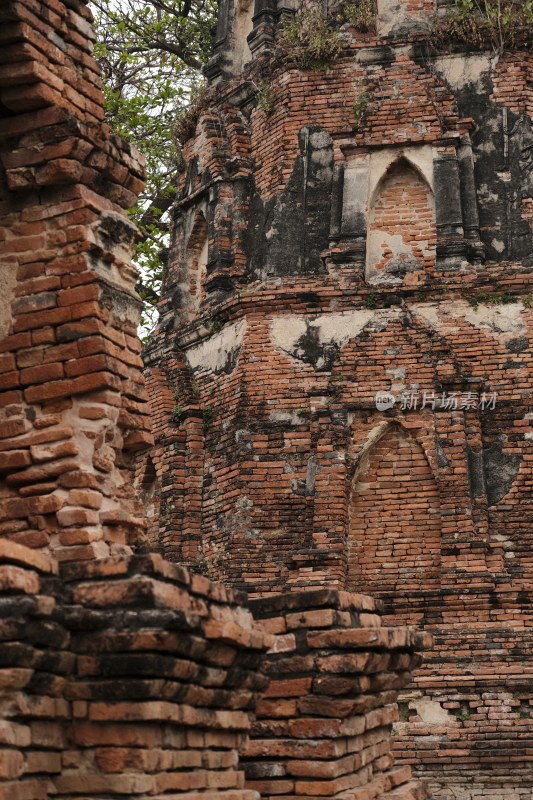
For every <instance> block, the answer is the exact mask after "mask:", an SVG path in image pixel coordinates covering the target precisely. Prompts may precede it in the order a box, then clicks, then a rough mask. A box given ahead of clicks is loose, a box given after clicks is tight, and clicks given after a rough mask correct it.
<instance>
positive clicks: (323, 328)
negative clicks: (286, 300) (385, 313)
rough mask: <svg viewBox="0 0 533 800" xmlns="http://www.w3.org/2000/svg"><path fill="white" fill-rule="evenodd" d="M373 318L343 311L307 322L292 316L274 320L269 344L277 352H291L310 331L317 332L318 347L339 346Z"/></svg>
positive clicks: (368, 313) (364, 313)
mask: <svg viewBox="0 0 533 800" xmlns="http://www.w3.org/2000/svg"><path fill="white" fill-rule="evenodd" d="M373 315H374V312H373V311H371V310H358V311H344V312H340V313H334V314H321V315H320V316H318V317H315V318H314V319H310V320H307V322H306V320H305V319H304V318H302V317H301V316H297V315H296V314H290V315H284V316H282V317H274V319H273V320H272V342H273V344H274V346H275V347H278V348H279V349H280V350H284V351H285V352H288V353H293V352H294V351H296V349H297V344H298V341H299V340H300V339H301V338H302V336H304V335H305V333H306V332H307V330H308V329H311V330H314V331H316V333H317V339H318V344H320V345H331V344H336V345H338V346H339V347H340V346H342V345H343V344H346V342H348V341H349V340H350V339H353V338H354V337H355V336H357V335H358V334H359V333H360V332H361V331H362V330H363V328H364V327H365V325H366V324H367V323H368V322H369V321H370V320H371V319H372V317H373Z"/></svg>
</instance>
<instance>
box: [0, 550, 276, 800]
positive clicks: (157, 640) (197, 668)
mask: <svg viewBox="0 0 533 800" xmlns="http://www.w3.org/2000/svg"><path fill="white" fill-rule="evenodd" d="M55 573H57V570H54V568H53V565H52V563H51V561H50V560H49V559H47V558H46V557H45V556H42V555H40V554H36V553H34V552H32V551H30V550H28V549H27V548H24V547H21V546H18V545H13V544H12V543H7V542H0V586H1V590H2V591H1V598H0V607H1V610H2V622H1V625H0V637H1V639H2V647H1V655H0V663H1V666H2V669H1V670H0V681H1V684H0V686H1V695H2V700H1V711H2V717H3V721H2V722H1V723H0V743H1V748H2V749H0V800H48V798H49V797H54V798H62V799H64V800H67V798H68V799H69V800H71V798H72V800H73V798H74V797H80V795H81V794H83V797H84V798H85V800H89V798H95V800H96V798H102V796H104V795H105V796H106V797H108V796H111V797H115V796H117V795H119V796H127V797H128V798H131V800H133V799H134V798H136V800H140V798H147V797H150V798H159V797H160V798H163V797H165V798H169V797H173V798H176V797H178V796H180V797H186V798H189V800H192V798H198V800H200V798H203V799H204V800H213V798H215V797H216V798H218V800H255V799H256V798H257V795H256V793H255V792H253V791H250V790H245V789H243V784H244V776H243V772H242V771H241V769H240V768H239V763H238V751H239V749H240V748H241V747H242V745H243V742H244V740H245V738H246V736H247V732H248V729H249V727H250V711H251V710H252V709H253V707H254V706H255V703H256V699H257V693H258V691H259V690H260V689H261V688H263V687H264V685H265V682H266V681H265V678H264V677H263V675H262V673H261V672H260V670H259V667H260V664H261V661H262V658H263V653H264V651H265V648H266V643H267V641H268V638H269V637H267V636H265V635H264V634H263V633H262V632H261V631H260V630H258V629H257V628H256V627H254V626H253V620H252V616H251V614H250V612H249V611H248V610H246V609H245V608H243V607H242V605H241V604H240V603H239V600H242V598H238V597H236V596H235V595H234V594H233V593H232V592H231V590H227V589H225V588H224V587H223V586H221V585H220V584H212V583H210V582H209V581H207V580H206V579H205V578H201V577H198V576H192V577H191V576H189V574H188V573H187V572H186V570H183V569H181V568H179V567H176V566H173V565H171V564H169V563H167V562H164V561H163V560H162V559H161V558H159V557H158V556H146V557H131V558H115V559H109V560H104V561H100V562H93V563H82V562H77V563H73V564H71V565H70V566H68V567H67V568H64V570H63V572H62V574H61V576H60V578H59V579H58V578H57V577H55ZM168 792H170V793H171V794H170V795H169V794H167V793H168Z"/></svg>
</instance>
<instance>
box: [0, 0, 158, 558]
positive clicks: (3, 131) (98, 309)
mask: <svg viewBox="0 0 533 800" xmlns="http://www.w3.org/2000/svg"><path fill="white" fill-rule="evenodd" d="M89 20H90V14H89V11H88V9H87V6H86V4H85V3H84V2H78V0H72V2H68V3H62V2H53V1H52V0H50V2H43V3H37V2H29V1H28V2H15V3H10V4H7V5H5V7H4V8H3V9H2V10H1V12H0V22H1V25H2V34H1V41H2V57H1V66H0V98H1V103H2V115H1V119H0V163H1V167H0V173H1V176H2V177H1V182H2V189H3V192H2V200H1V205H0V216H1V218H2V231H3V232H2V234H1V236H2V255H1V260H2V273H3V275H4V276H5V277H4V279H3V281H4V283H3V284H2V288H3V289H5V291H4V293H3V294H4V301H3V307H2V333H3V338H2V340H1V341H0V349H1V352H2V356H1V361H0V370H1V375H0V389H1V394H0V409H1V410H0V415H1V417H0V448H1V451H2V462H1V465H0V474H1V477H0V497H1V501H2V512H1V519H0V532H1V535H2V536H3V537H5V538H8V539H10V540H12V541H14V542H18V543H22V544H24V545H28V546H30V547H34V548H37V549H48V550H53V551H54V554H55V556H56V557H57V558H59V559H61V560H69V559H77V558H82V559H83V558H94V557H101V556H105V555H107V554H109V553H110V552H111V551H112V550H113V549H115V550H116V549H117V548H118V549H120V548H121V547H124V546H126V547H127V546H128V545H129V544H130V543H132V542H134V541H135V540H136V539H137V538H138V537H140V536H141V531H142V528H143V521H142V519H141V517H140V508H139V506H138V505H137V504H136V499H135V496H134V491H133V489H132V487H131V475H132V469H133V457H134V454H135V453H136V452H137V451H138V450H139V449H144V448H145V447H146V446H147V444H148V443H150V442H151V435H150V434H149V431H148V428H149V424H148V417H147V405H146V397H145V394H144V387H143V380H142V376H141V367H142V361H141V359H140V355H139V353H140V344H139V341H138V339H137V330H136V328H137V323H138V313H139V300H138V297H137V295H136V294H135V292H134V285H135V280H136V276H135V271H134V270H133V269H132V266H131V265H130V263H129V259H130V256H131V247H132V243H133V241H134V239H135V236H136V230H135V228H134V226H133V225H132V224H131V223H130V222H129V221H128V220H127V218H126V215H125V213H124V210H123V209H124V208H127V207H128V206H130V205H131V204H132V203H133V201H134V199H135V197H136V196H137V193H138V192H139V190H140V188H141V187H142V177H143V166H142V161H141V157H140V156H139V154H137V153H136V152H135V151H133V150H132V149H131V148H130V147H129V146H128V145H127V144H126V143H125V142H122V141H121V140H118V139H116V138H114V137H113V136H111V134H110V132H109V129H108V127H107V126H106V125H105V123H103V121H102V119H103V108H102V100H103V95H102V92H101V89H100V78H99V75H98V71H97V67H96V63H95V62H94V60H93V58H92V56H91V47H92V41H93V39H94V34H93V32H92V29H91V27H90V21H89ZM51 31H52V32H53V35H52V34H50V32H51ZM49 34H50V35H49Z"/></svg>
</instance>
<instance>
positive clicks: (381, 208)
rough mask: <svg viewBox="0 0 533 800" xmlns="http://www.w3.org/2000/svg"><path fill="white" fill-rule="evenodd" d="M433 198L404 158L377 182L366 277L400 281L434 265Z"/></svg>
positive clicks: (415, 170) (429, 190) (416, 171)
mask: <svg viewBox="0 0 533 800" xmlns="http://www.w3.org/2000/svg"><path fill="white" fill-rule="evenodd" d="M436 243H437V227H436V220H435V197H434V195H433V191H432V189H431V187H430V186H429V185H428V183H427V181H426V180H425V178H424V177H423V176H422V175H421V173H420V172H419V171H418V170H417V169H416V168H415V167H413V166H412V165H411V163H410V162H409V161H408V160H407V159H406V158H400V159H398V160H397V161H395V162H394V163H393V164H392V165H391V166H390V167H389V169H388V170H387V172H386V173H385V175H384V176H383V177H382V179H381V181H380V182H379V184H378V186H377V188H376V191H375V192H374V195H373V197H372V200H371V205H370V209H369V215H368V233H367V246H366V274H367V278H369V279H372V278H374V279H376V278H389V279H390V278H396V279H402V278H403V277H404V275H405V274H406V273H407V272H414V271H415V270H423V269H428V268H432V267H434V266H435V259H436Z"/></svg>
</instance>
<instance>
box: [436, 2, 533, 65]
mask: <svg viewBox="0 0 533 800" xmlns="http://www.w3.org/2000/svg"><path fill="white" fill-rule="evenodd" d="M432 39H433V41H434V43H435V44H437V45H438V44H441V43H444V42H454V41H460V42H463V43H464V44H467V45H468V46H469V47H473V48H476V49H481V50H485V49H490V50H492V51H494V52H496V53H503V52H504V51H505V50H515V49H518V48H523V47H528V46H530V45H531V44H532V43H533V0H455V2H454V4H453V6H452V8H451V9H450V10H449V11H448V13H447V14H446V15H445V16H443V17H439V18H438V20H437V22H436V23H435V25H434V27H433V31H432Z"/></svg>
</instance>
